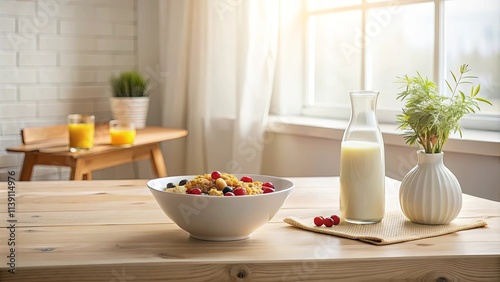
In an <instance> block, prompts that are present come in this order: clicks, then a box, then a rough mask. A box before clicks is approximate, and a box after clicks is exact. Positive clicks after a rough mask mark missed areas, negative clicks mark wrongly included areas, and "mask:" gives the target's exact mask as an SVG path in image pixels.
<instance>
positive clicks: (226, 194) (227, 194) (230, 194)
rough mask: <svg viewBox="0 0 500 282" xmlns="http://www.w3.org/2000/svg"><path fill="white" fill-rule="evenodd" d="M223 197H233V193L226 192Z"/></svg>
mask: <svg viewBox="0 0 500 282" xmlns="http://www.w3.org/2000/svg"><path fill="white" fill-rule="evenodd" d="M224 196H228V197H229V196H234V193H233V192H226V193H225V194H224Z"/></svg>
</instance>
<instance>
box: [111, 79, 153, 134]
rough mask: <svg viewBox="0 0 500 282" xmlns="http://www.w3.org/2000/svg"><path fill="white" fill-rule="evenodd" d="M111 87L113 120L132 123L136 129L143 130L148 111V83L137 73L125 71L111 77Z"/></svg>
mask: <svg viewBox="0 0 500 282" xmlns="http://www.w3.org/2000/svg"><path fill="white" fill-rule="evenodd" d="M111 87H112V92H113V97H111V99H110V104H111V112H112V114H113V119H116V120H120V121H124V122H131V123H134V125H135V127H136V128H137V129H139V128H144V127H145V126H146V120H147V116H148V109H149V97H148V96H147V94H148V93H147V92H148V88H147V87H148V81H147V80H146V79H145V78H144V77H143V76H142V75H141V74H140V73H139V72H136V71H126V72H122V73H121V74H120V75H119V76H117V77H115V76H113V77H111Z"/></svg>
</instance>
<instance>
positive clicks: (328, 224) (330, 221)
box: [324, 217, 334, 227]
mask: <svg viewBox="0 0 500 282" xmlns="http://www.w3.org/2000/svg"><path fill="white" fill-rule="evenodd" d="M333 223H334V222H333V219H332V218H331V217H326V218H325V220H324V224H325V226H326V227H332V226H333Z"/></svg>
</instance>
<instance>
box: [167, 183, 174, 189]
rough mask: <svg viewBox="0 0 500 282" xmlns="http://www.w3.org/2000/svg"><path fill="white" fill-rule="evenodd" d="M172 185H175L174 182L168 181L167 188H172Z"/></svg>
mask: <svg viewBox="0 0 500 282" xmlns="http://www.w3.org/2000/svg"><path fill="white" fill-rule="evenodd" d="M174 187H175V185H174V183H172V182H169V183H168V184H167V188H174Z"/></svg>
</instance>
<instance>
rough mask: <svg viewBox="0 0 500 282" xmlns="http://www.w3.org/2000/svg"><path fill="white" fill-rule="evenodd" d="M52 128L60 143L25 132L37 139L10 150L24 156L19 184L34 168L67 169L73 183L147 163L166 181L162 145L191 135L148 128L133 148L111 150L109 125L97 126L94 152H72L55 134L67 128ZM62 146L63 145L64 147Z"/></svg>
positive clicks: (40, 133) (42, 134)
mask: <svg viewBox="0 0 500 282" xmlns="http://www.w3.org/2000/svg"><path fill="white" fill-rule="evenodd" d="M50 128H56V129H54V130H53V131H52V132H53V133H54V135H55V137H58V139H46V141H45V142H43V140H40V138H50V137H52V136H51V135H48V136H47V134H46V132H43V130H40V129H36V130H35V129H32V131H34V132H33V133H32V134H30V135H28V134H27V132H30V131H28V130H25V131H23V132H24V133H25V135H27V136H31V135H36V136H37V138H35V137H33V138H31V139H32V142H31V143H29V144H25V145H21V146H17V147H10V148H7V151H10V152H23V153H25V158H24V162H23V166H22V172H21V178H20V179H19V180H21V181H28V180H30V179H31V174H32V171H33V166H35V165H52V166H67V167H70V168H71V174H70V179H71V180H91V179H92V171H94V170H99V169H103V168H108V167H112V166H117V165H121V164H126V163H130V162H136V161H140V160H144V159H149V160H151V165H152V169H153V173H154V175H155V176H156V177H165V176H167V169H166V166H165V161H164V159H163V154H162V153H161V150H160V147H159V143H160V142H162V141H167V140H172V139H176V138H181V137H184V136H186V135H187V134H188V132H187V131H186V130H185V129H179V128H163V127H156V126H149V127H146V128H143V129H139V130H137V135H136V137H135V140H134V144H133V145H132V146H129V147H122V146H112V145H111V144H110V137H109V130H108V127H107V125H100V126H96V130H95V142H94V143H95V144H94V147H93V148H92V149H90V150H84V151H78V152H69V148H68V145H67V142H68V140H67V139H66V140H61V139H60V138H59V137H60V136H59V135H60V134H56V132H59V133H61V131H62V129H61V128H63V129H64V128H66V127H65V126H61V125H60V126H56V127H50ZM66 130H67V128H66ZM63 133H64V132H63ZM26 138H27V137H26ZM61 142H64V143H62V144H61Z"/></svg>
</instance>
